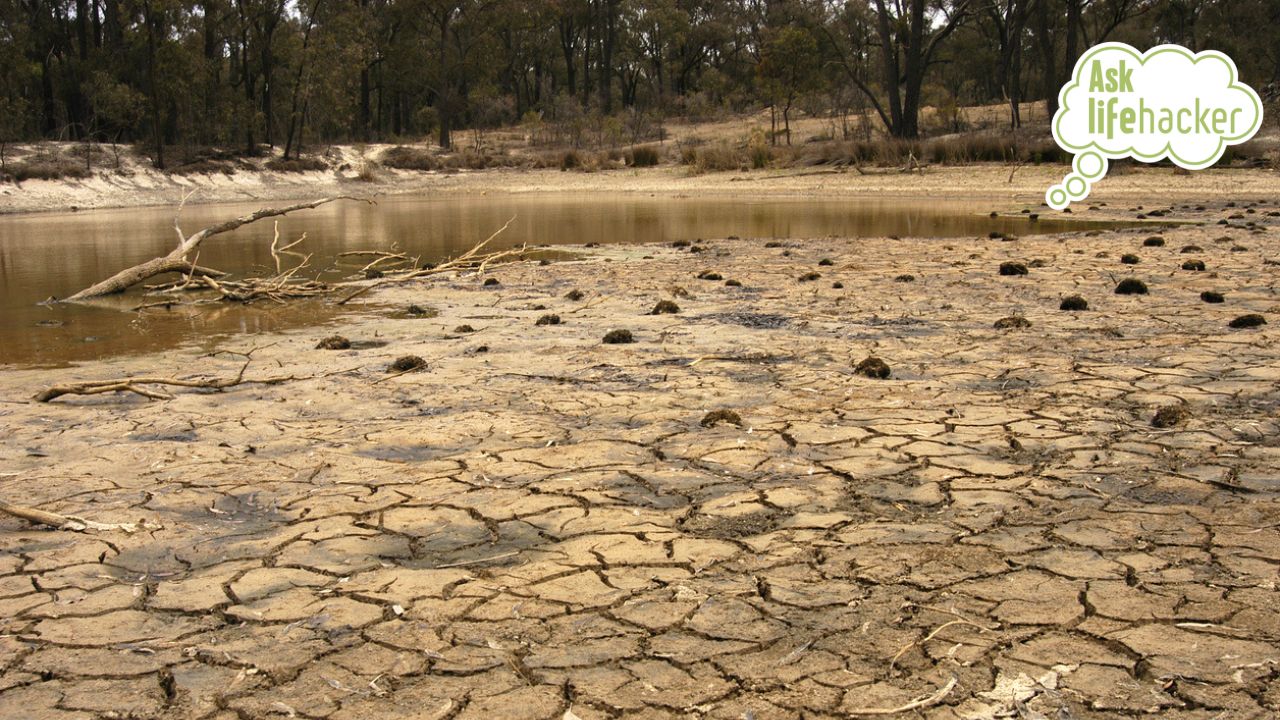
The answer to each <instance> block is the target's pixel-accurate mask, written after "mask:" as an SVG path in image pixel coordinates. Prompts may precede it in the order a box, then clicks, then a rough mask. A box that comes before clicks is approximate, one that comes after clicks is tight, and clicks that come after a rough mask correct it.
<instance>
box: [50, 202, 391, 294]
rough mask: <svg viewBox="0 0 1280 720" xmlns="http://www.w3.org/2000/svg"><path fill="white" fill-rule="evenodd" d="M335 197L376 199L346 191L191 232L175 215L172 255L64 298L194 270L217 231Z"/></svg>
mask: <svg viewBox="0 0 1280 720" xmlns="http://www.w3.org/2000/svg"><path fill="white" fill-rule="evenodd" d="M335 200H357V201H363V202H367V203H373V201H372V200H369V199H367V198H358V197H351V196H348V195H342V196H338V197H328V198H321V199H320V200H312V201H310V202H304V203H297V204H295V205H290V206H288V207H282V208H262V209H260V210H257V211H254V212H252V213H250V214H248V215H243V216H241V217H238V218H233V219H231V220H227V221H225V222H221V223H218V224H217V225H210V226H209V227H207V228H204V229H203V230H200V231H198V232H196V233H194V234H192V235H190V236H187V235H184V234H183V232H182V228H181V227H179V226H178V221H177V218H176V217H175V218H174V223H173V227H174V230H175V231H176V232H177V234H178V246H177V247H175V248H174V249H173V250H172V251H171V252H170V253H169V254H168V255H165V256H163V257H158V258H155V259H152V260H148V261H146V262H144V263H140V264H138V265H134V266H133V267H129V268H125V269H124V270H121V271H120V272H118V273H116V274H115V275H112V276H111V277H109V278H107V279H106V280H103V281H101V282H99V283H96V284H94V285H91V286H89V287H87V288H85V289H83V290H81V291H80V292H78V293H76V294H74V295H72V296H71V297H69V298H67V299H66V300H65V301H64V302H80V301H83V300H91V299H93V298H97V297H102V296H103V295H114V294H116V293H122V292H124V291H125V290H128V289H129V288H131V287H133V286H134V285H137V284H138V283H140V282H142V281H144V280H148V279H150V278H153V277H155V276H156V275H163V274H165V273H170V272H184V273H189V272H192V269H193V267H194V266H193V265H192V264H191V263H189V262H187V256H188V255H189V254H191V253H192V252H193V251H195V250H196V249H197V248H198V247H199V246H200V243H202V242H204V241H205V240H207V239H209V238H211V237H213V236H214V235H220V234H222V233H226V232H231V231H232V230H235V229H237V228H240V227H243V226H245V225H249V224H251V223H255V222H257V221H259V220H263V219H265V218H269V217H279V216H281V215H286V214H288V213H291V212H294V211H297V210H310V209H313V208H317V207H320V206H321V205H324V204H326V203H331V202H334V201H335ZM183 202H184V203H185V202H186V199H185V198H184V199H183ZM179 211H181V206H179ZM294 244H297V243H294ZM289 247H292V245H290V246H289ZM285 249H287V248H285ZM200 274H205V273H200ZM207 276H208V275H207V274H206V277H207Z"/></svg>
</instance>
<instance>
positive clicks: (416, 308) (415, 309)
mask: <svg viewBox="0 0 1280 720" xmlns="http://www.w3.org/2000/svg"><path fill="white" fill-rule="evenodd" d="M404 312H405V314H406V315H410V316H412V317H429V316H431V315H433V314H434V313H433V312H432V311H430V310H428V309H427V308H424V307H422V306H421V305H410V306H409V307H407V308H405V311H404Z"/></svg>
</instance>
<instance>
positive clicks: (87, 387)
mask: <svg viewBox="0 0 1280 720" xmlns="http://www.w3.org/2000/svg"><path fill="white" fill-rule="evenodd" d="M248 367H249V362H245V364H244V365H241V366H240V372H239V373H237V374H236V376H235V377H231V378H209V379H205V380H183V379H180V378H163V377H136V378H119V379H115V380H92V381H88V382H78V383H66V384H63V385H52V386H50V387H47V388H45V389H44V390H41V391H40V392H38V393H36V395H35V400H36V401H37V402H50V401H51V400H55V399H57V398H60V397H62V396H63V395H101V394H103V393H112V392H131V393H134V394H136V395H141V396H142V397H145V398H148V399H151V400H171V399H172V398H173V396H172V395H169V394H167V393H164V392H161V391H159V390H156V389H153V388H149V387H147V386H148V385H159V386H167V387H185V388H197V389H201V390H225V389H226V388H229V387H234V386H236V385H248V384H255V385H279V384H280V383H285V382H289V381H290V380H298V379H300V378H297V377H295V376H293V375H287V376H280V377H268V378H261V379H257V380H246V379H245V378H244V371H245V370H246V369H247V368H248Z"/></svg>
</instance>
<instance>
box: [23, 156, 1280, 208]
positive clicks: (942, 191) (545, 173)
mask: <svg viewBox="0 0 1280 720" xmlns="http://www.w3.org/2000/svg"><path fill="white" fill-rule="evenodd" d="M1066 170H1067V169H1066V168H1065V167H1060V166H1027V167H1021V168H1018V169H1017V170H1016V171H1013V168H1012V167H1011V166H1006V165H973V166H963V167H932V168H928V169H926V170H925V171H924V172H923V173H916V172H912V173H904V172H900V171H898V170H893V169H884V168H867V169H866V171H865V172H866V174H862V173H860V172H858V171H857V170H854V169H843V170H832V169H822V168H816V169H785V170H767V171H753V172H720V173H708V174H703V175H694V174H691V172H690V170H689V169H688V168H685V167H676V166H663V167H658V168H648V169H638V170H637V169H628V170H606V171H600V172H593V173H586V172H577V171H570V172H560V171H557V170H530V169H518V170H517V169H495V170H481V171H460V172H457V173H438V172H413V171H400V170H391V169H381V170H379V171H378V173H377V175H376V178H377V179H376V180H374V181H372V182H364V181H362V180H360V179H358V178H357V175H356V172H355V171H354V170H351V169H350V168H348V169H347V170H342V171H326V172H303V173H279V172H271V171H265V170H264V171H257V172H247V171H241V172H236V173H232V174H222V173H213V174H193V175H168V174H164V173H158V172H155V171H154V170H150V169H147V168H145V167H136V168H133V169H131V170H130V172H129V174H127V175H117V174H112V173H99V174H96V175H95V176H94V177H92V178H88V179H84V180H56V181H44V180H29V181H27V182H24V183H22V184H21V185H20V186H17V185H13V184H7V185H4V186H3V187H0V213H24V212H41V211H66V210H70V209H72V208H76V209H90V208H112V207H136V206H148V205H176V204H177V203H178V202H179V201H180V200H181V198H182V197H183V196H184V195H186V194H187V193H192V195H191V199H190V200H189V202H191V203H218V202H244V201H260V202H262V203H264V204H267V203H272V202H281V201H287V200H299V199H307V198H315V197H322V196H325V195H336V194H350V195H360V196H369V197H377V196H381V195H391V194H405V193H410V194H415V193H416V194H440V193H484V192H503V193H521V192H573V193H581V192H598V191H602V192H636V193H688V194H695V193H716V194H732V195H745V196H753V195H772V196H777V195H804V196H814V195H819V196H821V195H842V196H843V195H847V196H859V195H877V194H886V195H899V196H916V197H919V196H934V195H941V196H945V197H947V198H955V199H965V198H981V199H984V200H991V201H995V202H1000V203H1004V204H1005V205H1006V206H1009V207H1012V206H1019V207H1022V206H1036V205H1039V204H1040V203H1041V202H1042V200H1043V196H1044V191H1045V189H1046V188H1048V187H1049V186H1050V185H1052V184H1053V183H1055V182H1058V181H1060V180H1061V179H1062V175H1063V174H1064V173H1065V172H1066ZM1011 172H1012V181H1010V174H1011ZM1277 195H1280V173H1276V172H1275V171H1271V170H1207V171H1202V172H1198V173H1195V174H1192V175H1178V174H1175V173H1174V172H1173V171H1172V170H1171V169H1169V168H1138V169H1133V170H1128V171H1118V170H1117V171H1113V173H1112V175H1111V176H1109V177H1108V178H1107V179H1106V180H1105V181H1104V182H1101V183H1099V184H1098V185H1096V186H1095V187H1094V191H1093V195H1092V196H1091V198H1090V202H1091V203H1130V202H1132V201H1135V200H1141V199H1143V198H1147V199H1151V198H1159V200H1160V202H1170V201H1192V202H1203V201H1209V200H1218V199H1233V200H1251V199H1266V198H1271V197H1275V196H1277Z"/></svg>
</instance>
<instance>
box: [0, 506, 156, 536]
mask: <svg viewBox="0 0 1280 720" xmlns="http://www.w3.org/2000/svg"><path fill="white" fill-rule="evenodd" d="M0 513H4V514H6V515H12V516H13V517H16V518H21V519H22V520H26V521H28V522H33V523H36V524H37V525H48V526H49V527H51V528H54V529H57V530H71V531H73V532H84V531H86V530H99V531H103V530H119V531H121V532H126V533H136V532H138V531H139V530H162V529H163V526H161V525H157V524H155V523H150V522H147V521H146V520H139V521H138V522H136V523H100V522H94V521H93V520H86V519H84V518H82V517H76V516H75V515H59V514H58V513H52V512H48V511H46V510H37V509H36V508H30V507H23V506H22V505H14V504H12V503H7V502H5V501H3V500H0Z"/></svg>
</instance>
